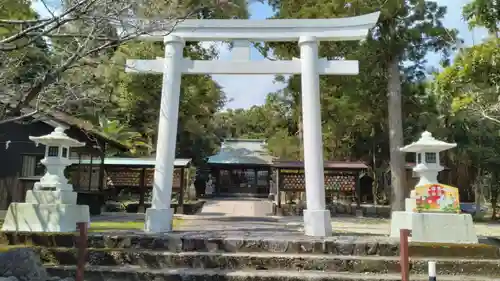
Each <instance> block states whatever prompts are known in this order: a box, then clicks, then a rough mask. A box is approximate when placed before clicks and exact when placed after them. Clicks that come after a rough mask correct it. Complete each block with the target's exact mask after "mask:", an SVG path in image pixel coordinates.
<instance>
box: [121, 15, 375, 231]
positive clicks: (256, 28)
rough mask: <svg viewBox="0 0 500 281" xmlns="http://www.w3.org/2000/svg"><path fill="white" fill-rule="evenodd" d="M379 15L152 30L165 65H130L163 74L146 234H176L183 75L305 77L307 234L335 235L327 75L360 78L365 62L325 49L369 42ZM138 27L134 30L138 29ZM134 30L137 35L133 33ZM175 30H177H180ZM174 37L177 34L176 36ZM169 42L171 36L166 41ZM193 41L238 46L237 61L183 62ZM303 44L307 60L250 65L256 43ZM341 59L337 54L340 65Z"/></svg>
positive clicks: (192, 23)
mask: <svg viewBox="0 0 500 281" xmlns="http://www.w3.org/2000/svg"><path fill="white" fill-rule="evenodd" d="M378 18H379V12H376V13H372V14H367V15H363V16H358V17H352V18H339V19H277V20H239V19H232V20H183V21H178V22H176V23H175V24H173V23H172V22H167V24H165V25H162V23H161V22H160V23H159V22H158V21H156V20H155V21H153V22H146V23H143V25H146V26H147V25H150V26H151V27H152V30H157V29H158V28H163V27H165V28H163V29H164V31H163V32H157V33H155V32H151V33H149V34H146V35H143V36H141V37H140V39H142V40H149V41H163V42H164V44H165V58H160V59H156V60H127V68H126V69H127V71H128V72H141V73H158V74H163V82H162V84H163V85H162V95H161V102H160V116H159V123H158V140H157V142H156V143H157V147H156V165H155V173H154V183H153V200H152V206H151V208H150V209H148V210H147V211H146V223H145V228H146V231H151V232H165V231H171V222H172V218H173V212H172V210H171V208H170V205H171V200H170V198H171V195H172V179H173V171H174V165H173V163H174V159H175V151H176V149H175V144H176V137H177V123H178V119H179V118H178V117H179V99H180V87H181V75H182V74H244V75H249V74H250V75H253V74H283V75H294V74H299V75H301V87H302V89H301V90H302V122H303V126H302V128H303V143H304V164H305V165H304V175H305V185H306V193H307V209H306V210H304V230H305V234H306V235H310V236H329V235H331V233H332V227H331V221H330V220H331V219H330V212H329V211H328V210H326V209H325V188H324V174H323V171H324V170H323V141H322V137H323V136H322V133H321V113H320V93H319V75H357V74H358V72H359V66H358V61H353V60H328V59H327V58H320V57H319V54H318V45H319V42H320V41H348V40H350V41H353V40H362V39H365V38H366V36H367V34H368V31H369V30H370V29H371V28H372V27H373V26H375V24H376V22H377V20H378ZM137 24H138V23H137V22H134V24H133V26H137ZM131 28H133V27H131ZM172 29H173V30H172ZM169 32H170V33H169ZM166 34H168V35H167V36H165V35H166ZM186 41H211V42H213V41H231V42H232V43H233V49H232V53H233V58H232V61H218V60H213V61H203V60H191V59H189V58H184V57H183V49H184V45H185V42H186ZM269 41H271V42H297V43H298V47H299V49H300V58H297V59H293V60H288V61H279V60H278V61H270V60H261V61H254V60H250V46H251V42H269ZM335 55H336V54H331V56H332V57H335Z"/></svg>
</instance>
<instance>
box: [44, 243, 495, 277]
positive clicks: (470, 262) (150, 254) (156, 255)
mask: <svg viewBox="0 0 500 281" xmlns="http://www.w3.org/2000/svg"><path fill="white" fill-rule="evenodd" d="M39 253H40V257H41V259H42V262H44V263H45V264H56V265H75V264H76V263H77V251H76V249H54V248H53V249H43V250H41V251H40V252H39ZM87 260H88V264H89V265H102V266H122V265H126V266H127V265H130V266H139V267H141V268H152V269H159V268H178V267H189V268H205V269H214V268H219V269H232V270H252V269H253V270H292V271H294V270H320V271H330V272H342V271H346V272H347V271H348V272H353V273H365V272H369V273H397V272H399V271H400V265H399V257H381V256H342V255H325V254H283V253H208V252H182V253H172V252H161V251H138V250H116V249H115V250H103V249H91V250H90V251H89V252H88V259H87ZM429 261H437V262H438V265H439V266H438V267H437V270H438V273H439V274H446V275H453V274H457V273H460V274H466V275H475V274H481V275H485V276H498V275H499V272H500V260H497V259H495V260H493V259H455V258H412V259H411V261H410V270H411V271H410V272H411V273H413V274H425V273H426V272H427V263H428V262H429Z"/></svg>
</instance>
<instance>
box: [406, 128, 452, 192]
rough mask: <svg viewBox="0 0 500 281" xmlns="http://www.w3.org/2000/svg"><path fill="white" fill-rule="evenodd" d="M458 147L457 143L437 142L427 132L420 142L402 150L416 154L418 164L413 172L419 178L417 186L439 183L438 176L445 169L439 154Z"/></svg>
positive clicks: (423, 134)
mask: <svg viewBox="0 0 500 281" xmlns="http://www.w3.org/2000/svg"><path fill="white" fill-rule="evenodd" d="M456 146H457V144H456V143H447V142H444V141H440V140H437V139H435V138H434V137H433V136H432V134H431V133H429V132H427V131H425V132H423V133H422V136H421V137H420V139H419V140H418V141H416V142H413V143H411V144H409V145H407V146H405V147H403V148H401V149H400V151H401V152H413V153H415V154H416V157H415V158H416V164H415V167H414V168H413V171H414V172H415V173H417V174H418V176H419V181H418V183H417V184H416V186H421V185H424V184H432V183H438V180H437V176H438V174H439V172H441V171H442V170H443V169H444V168H443V166H441V164H440V161H439V152H441V151H445V150H448V149H451V148H454V147H456Z"/></svg>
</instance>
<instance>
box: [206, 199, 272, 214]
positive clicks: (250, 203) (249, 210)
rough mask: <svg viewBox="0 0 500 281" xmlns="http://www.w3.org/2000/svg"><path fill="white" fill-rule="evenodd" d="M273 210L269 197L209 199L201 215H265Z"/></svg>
mask: <svg viewBox="0 0 500 281" xmlns="http://www.w3.org/2000/svg"><path fill="white" fill-rule="evenodd" d="M271 212H272V203H271V202H270V201H269V200H267V199H253V198H251V199H250V198H249V199H209V200H207V201H206V203H205V205H203V208H202V209H201V212H200V213H199V215H202V216H236V217H265V216H267V215H269V214H271Z"/></svg>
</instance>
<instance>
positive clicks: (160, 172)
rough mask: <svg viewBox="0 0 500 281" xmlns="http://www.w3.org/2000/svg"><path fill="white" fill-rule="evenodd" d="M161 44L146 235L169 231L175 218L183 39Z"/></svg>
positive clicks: (170, 39) (175, 37)
mask: <svg viewBox="0 0 500 281" xmlns="http://www.w3.org/2000/svg"><path fill="white" fill-rule="evenodd" d="M163 42H164V43H165V62H164V69H163V81H162V88H161V101H160V116H159V121H158V139H157V142H156V164H155V172H154V177H153V179H154V180H153V196H152V197H153V198H152V202H151V208H149V209H147V210H146V217H145V223H144V227H145V230H146V231H149V232H168V231H171V230H172V219H173V216H174V211H173V209H172V208H170V202H171V200H172V181H173V176H174V161H175V143H176V140H177V124H178V123H179V122H178V120H179V99H180V91H181V78H182V77H181V75H182V72H181V68H182V59H183V55H182V54H183V49H184V40H182V38H180V37H178V36H166V37H165V38H164V41H163Z"/></svg>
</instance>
